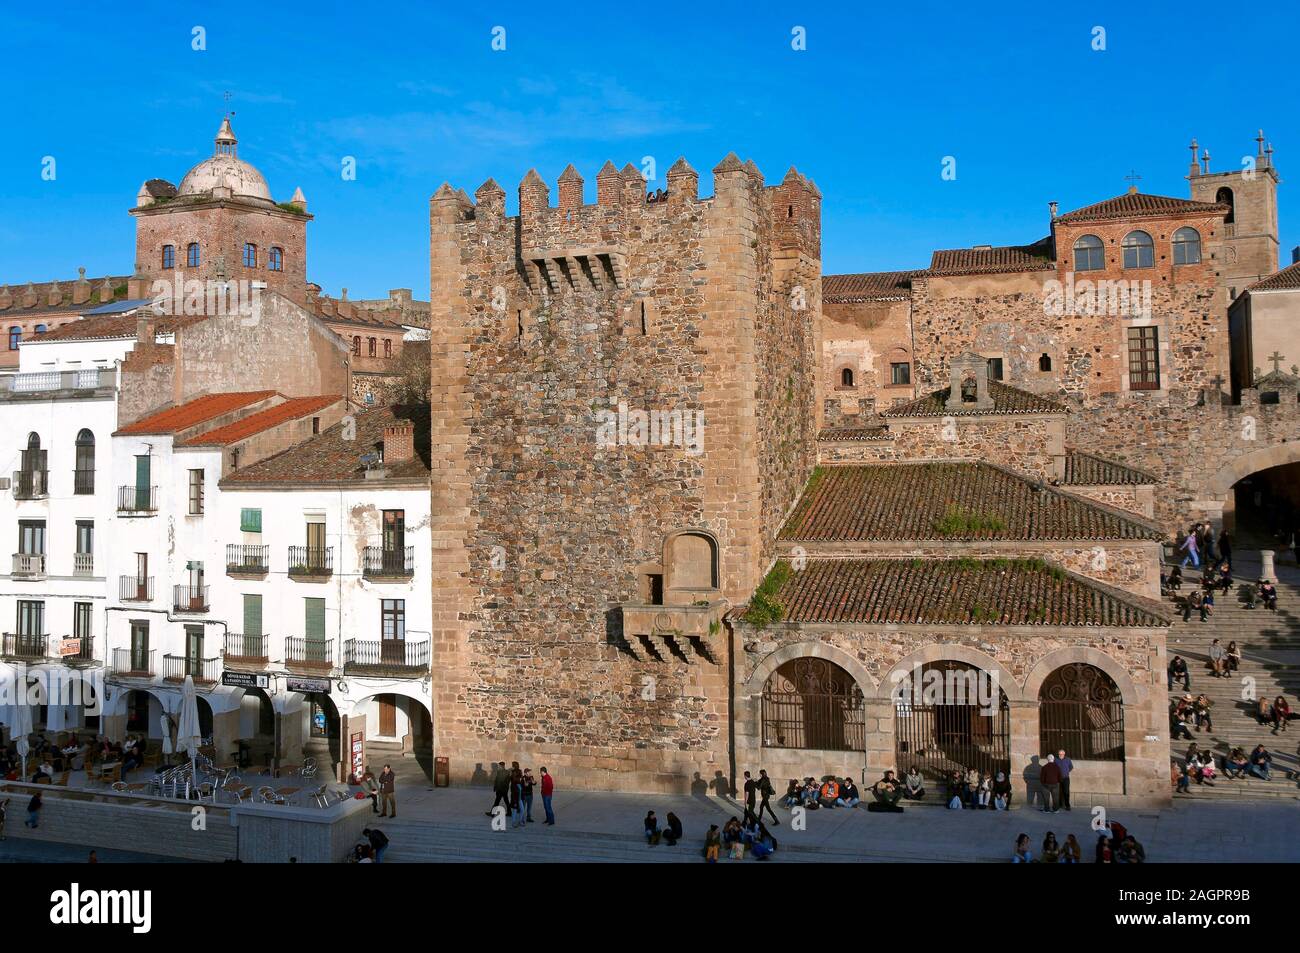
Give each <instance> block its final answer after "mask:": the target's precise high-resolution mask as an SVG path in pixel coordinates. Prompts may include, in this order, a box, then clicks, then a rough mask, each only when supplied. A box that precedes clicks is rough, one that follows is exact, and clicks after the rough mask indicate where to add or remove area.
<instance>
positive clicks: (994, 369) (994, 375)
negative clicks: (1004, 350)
mask: <svg viewBox="0 0 1300 953" xmlns="http://www.w3.org/2000/svg"><path fill="white" fill-rule="evenodd" d="M989 380H991V381H1000V380H1002V358H1000V357H990V358H989Z"/></svg>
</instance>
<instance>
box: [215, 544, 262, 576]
mask: <svg viewBox="0 0 1300 953" xmlns="http://www.w3.org/2000/svg"><path fill="white" fill-rule="evenodd" d="M270 562H271V547H270V546H252V545H245V544H242V543H228V544H227V545H226V573H227V575H231V576H265V575H266V573H267V570H268V569H270Z"/></svg>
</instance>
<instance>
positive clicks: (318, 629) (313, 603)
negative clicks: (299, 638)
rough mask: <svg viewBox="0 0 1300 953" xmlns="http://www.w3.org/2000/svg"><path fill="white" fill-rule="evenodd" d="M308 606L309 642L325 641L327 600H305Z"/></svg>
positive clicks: (307, 628) (307, 625) (307, 626)
mask: <svg viewBox="0 0 1300 953" xmlns="http://www.w3.org/2000/svg"><path fill="white" fill-rule="evenodd" d="M302 601H303V603H304V604H305V606H306V623H305V624H306V631H305V633H304V634H305V635H306V636H307V638H308V640H310V641H314V642H323V641H325V600H324V599H303V600H302Z"/></svg>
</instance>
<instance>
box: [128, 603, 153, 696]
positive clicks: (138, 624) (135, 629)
mask: <svg viewBox="0 0 1300 953" xmlns="http://www.w3.org/2000/svg"><path fill="white" fill-rule="evenodd" d="M131 671H133V672H147V671H149V623H148V621H147V620H145V619H133V620H132V621H131ZM140 694H141V695H143V694H144V692H140Z"/></svg>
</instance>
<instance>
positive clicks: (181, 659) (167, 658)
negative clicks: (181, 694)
mask: <svg viewBox="0 0 1300 953" xmlns="http://www.w3.org/2000/svg"><path fill="white" fill-rule="evenodd" d="M220 669H221V659H219V658H195V657H194V656H191V655H164V656H163V678H164V679H165V680H166V681H169V682H183V681H185V677H186V676H187V675H188V676H189V677H190V678H192V679H194V681H195V682H198V683H200V684H211V683H212V682H215V681H216V680H217V675H218V672H219V671H220Z"/></svg>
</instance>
